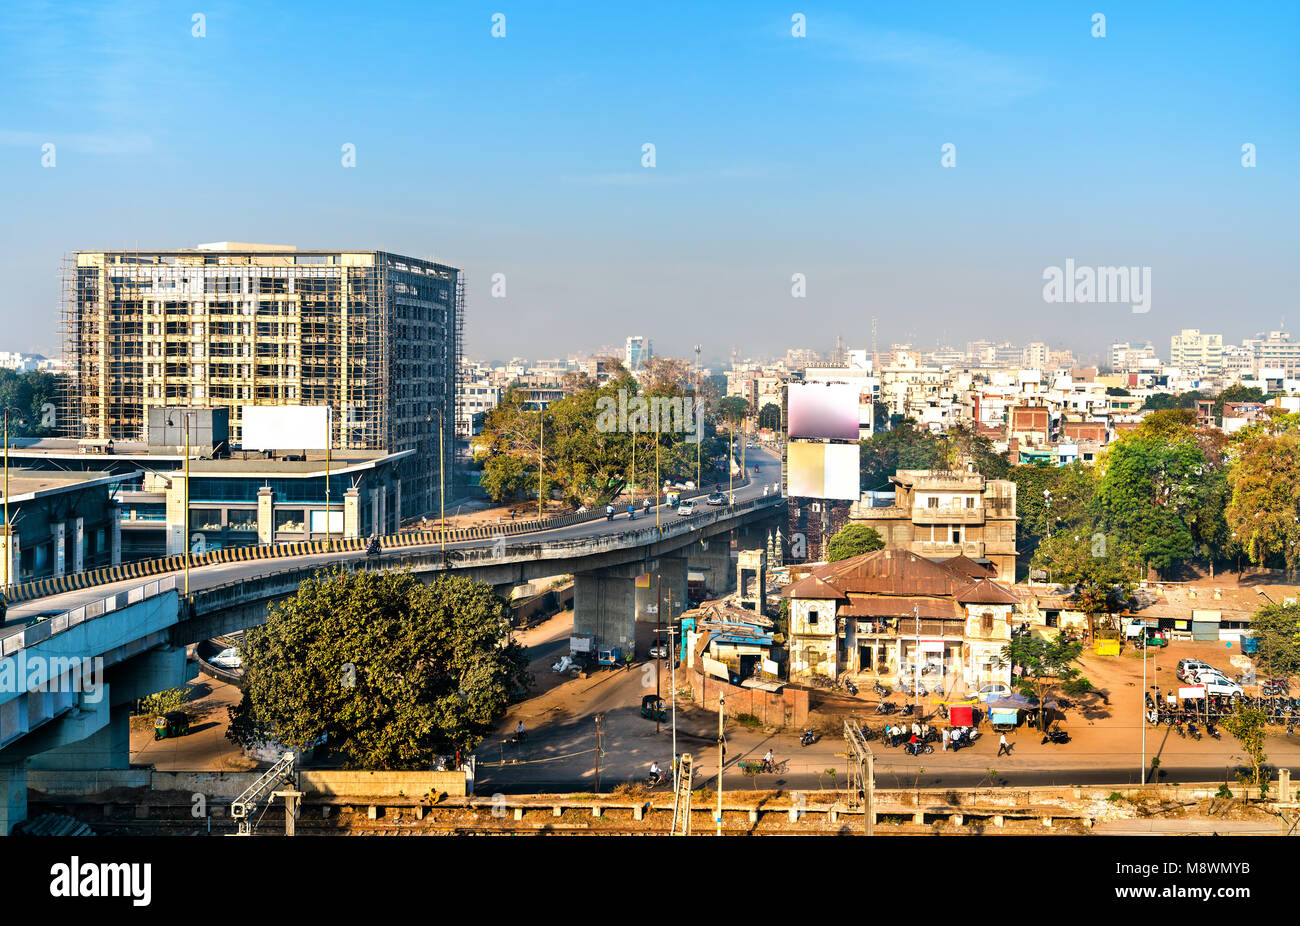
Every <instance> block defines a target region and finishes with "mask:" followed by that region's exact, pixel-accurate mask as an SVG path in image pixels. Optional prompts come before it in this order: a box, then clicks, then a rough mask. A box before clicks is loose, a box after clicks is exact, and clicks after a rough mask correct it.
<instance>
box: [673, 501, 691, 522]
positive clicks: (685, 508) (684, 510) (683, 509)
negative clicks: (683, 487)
mask: <svg viewBox="0 0 1300 926" xmlns="http://www.w3.org/2000/svg"><path fill="white" fill-rule="evenodd" d="M677 513H678V514H679V515H681V516H682V517H684V518H685V517H690V516H691V515H693V514H695V502H693V501H685V502H682V503H681V504H680V505H678V506H677Z"/></svg>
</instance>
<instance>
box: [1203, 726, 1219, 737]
mask: <svg viewBox="0 0 1300 926" xmlns="http://www.w3.org/2000/svg"><path fill="white" fill-rule="evenodd" d="M1205 732H1206V733H1208V734H1210V739H1212V740H1217V739H1218V738H1219V728H1218V727H1216V726H1215V725H1214V724H1212V723H1207V724H1206V725H1205Z"/></svg>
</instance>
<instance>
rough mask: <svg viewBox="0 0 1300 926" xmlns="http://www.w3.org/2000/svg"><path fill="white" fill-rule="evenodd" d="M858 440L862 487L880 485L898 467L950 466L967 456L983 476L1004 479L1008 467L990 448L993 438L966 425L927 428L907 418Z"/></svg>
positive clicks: (876, 488) (961, 461) (874, 488)
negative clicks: (941, 428) (940, 429)
mask: <svg viewBox="0 0 1300 926" xmlns="http://www.w3.org/2000/svg"><path fill="white" fill-rule="evenodd" d="M858 443H859V446H860V447H861V451H860V454H859V468H860V470H861V479H862V489H863V490H864V491H869V490H879V489H883V488H884V487H885V486H887V485H888V484H889V477H890V476H892V475H894V474H895V473H897V472H898V471H899V470H900V469H938V470H952V469H956V468H958V467H960V466H962V465H963V463H964V461H965V460H970V461H971V462H973V463H974V464H975V469H976V470H977V471H978V472H979V473H980V474H981V475H983V476H984V477H985V478H987V479H1005V478H1006V476H1007V473H1008V471H1009V469H1010V467H1009V465H1008V463H1007V459H1006V457H1005V456H1003V455H1002V454H999V453H997V452H996V451H995V450H994V449H993V442H992V441H990V440H989V439H988V438H987V437H983V436H981V435H978V434H976V433H975V430H974V429H973V428H971V427H969V426H957V427H953V428H950V429H948V430H947V431H930V430H923V429H921V428H918V427H917V426H916V422H915V421H913V420H912V419H910V418H907V419H904V420H903V421H901V422H900V423H899V424H898V426H897V427H895V428H892V429H891V430H888V431H880V432H877V433H875V434H873V435H871V437H869V438H867V439H866V440H863V441H859V442H858Z"/></svg>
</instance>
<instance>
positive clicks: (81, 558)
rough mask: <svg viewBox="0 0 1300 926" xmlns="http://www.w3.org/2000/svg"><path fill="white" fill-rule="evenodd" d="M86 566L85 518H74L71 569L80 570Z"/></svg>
mask: <svg viewBox="0 0 1300 926" xmlns="http://www.w3.org/2000/svg"><path fill="white" fill-rule="evenodd" d="M85 568H86V519H85V518H74V519H73V521H72V571H73V572H81V571H82V570H83V569H85Z"/></svg>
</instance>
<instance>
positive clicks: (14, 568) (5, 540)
mask: <svg viewBox="0 0 1300 926" xmlns="http://www.w3.org/2000/svg"><path fill="white" fill-rule="evenodd" d="M20 546H21V544H20V543H19V540H18V531H16V530H14V529H13V528H11V527H10V526H9V525H7V524H6V525H4V526H0V585H2V584H3V583H4V581H5V576H6V573H5V571H4V563H5V562H8V563H9V572H8V573H7V575H8V579H9V584H10V585H17V584H18V583H19V582H21V581H22V580H23V579H22V576H21V575H20V574H19V567H20V566H21V565H22V556H21V552H22V551H21V550H20V549H19V547H20Z"/></svg>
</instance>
